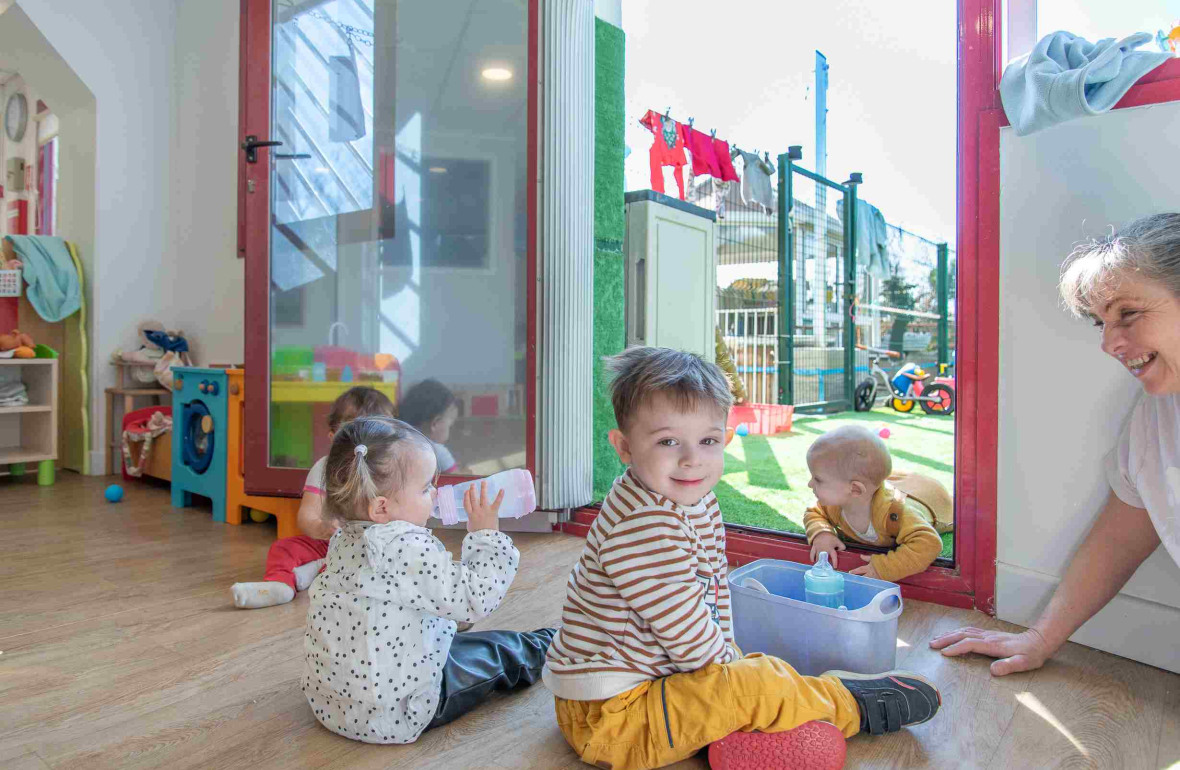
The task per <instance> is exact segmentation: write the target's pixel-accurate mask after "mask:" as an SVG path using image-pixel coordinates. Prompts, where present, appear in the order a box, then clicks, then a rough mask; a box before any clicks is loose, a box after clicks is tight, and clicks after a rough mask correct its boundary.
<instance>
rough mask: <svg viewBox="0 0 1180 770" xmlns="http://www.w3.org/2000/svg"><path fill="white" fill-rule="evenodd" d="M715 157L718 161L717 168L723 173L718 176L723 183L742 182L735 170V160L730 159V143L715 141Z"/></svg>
mask: <svg viewBox="0 0 1180 770" xmlns="http://www.w3.org/2000/svg"><path fill="white" fill-rule="evenodd" d="M713 157H715V158H716V159H717V168H718V170H720V171H721V173H720V174H718V175H716V176H717V178H718V179H720V180H721V181H722V182H740V181H741V179H740V178H739V177H738V175H737V172H736V171H734V169H733V160H732V159H731V158H730V157H729V142H723V141H721V140H720V139H714V140H713Z"/></svg>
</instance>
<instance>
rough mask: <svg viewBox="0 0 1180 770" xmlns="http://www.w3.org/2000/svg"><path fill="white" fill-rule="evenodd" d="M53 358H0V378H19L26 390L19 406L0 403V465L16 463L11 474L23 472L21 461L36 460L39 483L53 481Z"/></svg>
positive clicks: (55, 442) (55, 379) (55, 413)
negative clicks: (25, 401)
mask: <svg viewBox="0 0 1180 770" xmlns="http://www.w3.org/2000/svg"><path fill="white" fill-rule="evenodd" d="M57 376H58V371H57V359H55V358H3V359H0V381H3V382H10V381H17V380H19V381H21V382H24V384H25V388H26V389H27V390H28V393H29V403H28V404H27V405H23V406H9V407H0V465H7V466H16V467H10V468H9V470H10V472H11V473H12V474H13V475H20V474H21V473H23V472H24V468H23V466H24V464H25V463H38V464H39V467H38V471H37V479H38V483H40V484H42V485H48V484H52V483H53V481H54V475H55V471H54V461H55V460H57V395H58V394H57V391H58V381H57Z"/></svg>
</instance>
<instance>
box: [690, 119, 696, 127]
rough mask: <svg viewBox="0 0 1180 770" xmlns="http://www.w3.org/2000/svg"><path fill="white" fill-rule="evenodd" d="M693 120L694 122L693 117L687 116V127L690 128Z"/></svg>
mask: <svg viewBox="0 0 1180 770" xmlns="http://www.w3.org/2000/svg"><path fill="white" fill-rule="evenodd" d="M695 122H696V120H695V119H693V118H689V119H688V127H689V128H692V124H693V123H695Z"/></svg>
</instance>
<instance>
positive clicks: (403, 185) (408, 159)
mask: <svg viewBox="0 0 1180 770" xmlns="http://www.w3.org/2000/svg"><path fill="white" fill-rule="evenodd" d="M271 23H272V25H273V26H272V30H271V40H270V43H271V82H270V133H269V136H268V137H267V138H268V139H269V140H270V141H273V142H281V144H280V145H275V146H271V147H270V148H269V150H268V151H266V152H262V151H260V152H259V154H258V158H259V162H262V161H264V160H265V161H266V162H268V163H269V185H268V187H269V195H270V200H269V204H270V228H269V229H270V234H269V242H270V243H269V247H270V253H269V257H270V259H269V318H268V327H269V329H268V339H269V351H268V355H269V362H268V365H269V382H268V387H269V396H270V398H269V423H268V428H269V441H268V464H269V465H270V466H272V467H280V468H306V467H308V466H310V465H311V464H312V463H313V462H314V461H315V459H316V458H318V457H321V456H323V455H324V454H326V452H327V448H328V443H329V439H328V424H327V417H328V413H329V412H330V410H331V407H332V402H333V401H334V400H335V399H336V398H337V397H338V396H339V395H340V394H341V393H343V392H345V391H346V390H348V389H349V388H351V387H354V386H358V385H363V386H368V387H372V388H376V389H377V390H380V391H382V392H383V393H385V394H386V395H387V396H389V398H390V399H391V400H392V401H393V402H394V403H395V404H396V405H397V408H398V410H399V413H400V416H401V417H403V419H406V420H407V421H411V422H414V423H415V424H416V425H417V427H419V428H420V429H421V430H422V431H423V432H424V433H426V434H427V435H428V436H430V437H431V438H432V439H433V440H434V441H435V442H436V443H437V454H438V457H439V460H440V471H444V472H446V471H450V472H452V473H462V474H476V475H483V474H487V473H493V472H496V471H498V470H502V469H504V468H510V467H517V466H523V465H524V464H525V461H526V455H525V445H526V440H525V435H526V413H527V412H526V404H525V392H526V387H525V385H526V381H525V380H526V366H525V361H526V345H527V301H526V264H527V248H526V246H527V241H528V239H527V227H528V222H529V217H528V206H527V190H526V176H527V175H526V161H527V148H528V136H527V122H526V121H527V117H528V99H527V90H528V89H527V72H526V68H527V63H528V59H527V39H528V15H527V3H526V2H524V0H475V1H474V2H471V3H466V4H464V6H463V9H462V10H461V11H459V12H456V9H455V8H454V7H453V6H452V5H451V4H445V3H443V4H440V3H422V2H398V0H329V1H328V2H323V1H322V0H274V2H273V6H272V8H271Z"/></svg>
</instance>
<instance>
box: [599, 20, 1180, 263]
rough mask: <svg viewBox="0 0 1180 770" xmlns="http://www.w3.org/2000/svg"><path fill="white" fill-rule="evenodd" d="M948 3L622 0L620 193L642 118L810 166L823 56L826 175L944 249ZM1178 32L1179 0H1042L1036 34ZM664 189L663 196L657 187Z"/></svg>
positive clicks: (951, 146)
mask: <svg viewBox="0 0 1180 770" xmlns="http://www.w3.org/2000/svg"><path fill="white" fill-rule="evenodd" d="M955 8H956V3H955V2H954V0H905V2H881V0H827V1H826V2H823V3H820V2H811V3H800V2H783V1H782V0H727V2H725V3H717V2H715V0H625V1H624V3H623V30H624V32H625V33H626V36H627V51H626V55H627V64H626V67H627V70H626V77H627V83H626V95H627V103H626V110H627V116H626V117H627V130H626V139H627V144H628V147H629V148H630V150H631V153H630V155H629V157H628V159H627V162H626V184H627V189H628V190H634V189H646V188H647V187H649V185H650V182H649V172H648V164H647V149H648V147H650V146H651V142H652V137H651V134H650V133H648V132H647V131H646V130H645V129H643V128H642V127H640V126H639V124H638V120H639V118H640V117H642V115H643V113H644V112H646V111H647V110H648V109H655V110H658V111H663V110H664V109H665V108H667V107H671V109H672V117H673V118H676V119H677V120H680V121H682V122H687V119H688V118H689V117H690V116H691V117H693V118H695V119H696V122H695V127H696V128H697V129H699V130H703V131H705V132H708V131H709V130H710V129H714V128H715V129H717V136H718V137H719V138H721V139H725V140H727V141H729V142H730V143H731V144H737V145H738V146H740V147H741V148H742V149H744V150H754V149H757V150H758V151H759V153H761V152H762V151H769V152H770V154H771V156H772V157H774V156H777V155H778V154H779V153H781V152H786V150H787V147H788V146H789V145H794V144H798V145H802V146H803V160H802V165H803V166H804V167H805V168H808V169H814V168H815V167H816V158H815V101H814V99H815V94H814V82H815V51H816V49H819V50H820V51H822V52H823V53H824V54H825V55H826V56H827V58H828V67H829V70H828V81H829V82H828V116H827V118H828V161H827V171H828V174H827V175H828V177H829V178H831V179H834V180H836V181H837V182H843V181H844V180H846V179H847V178H848V175H849V173H850V172H853V171H860V172H862V173H863V174H864V184H863V185H862V187H861V188H860V194H861V196H862V197H863V198H865V199H866V200H868V201H869V202H870V203H872V204H874V205H875V206H877V207H878V208H879V209H881V212H882V213H883V214H884V215H885V218H886V220H888V221H889V222H890V223H891V224H896V225H900V226H901V227H904V228H906V229H908V230H911V231H913V232H915V233H917V234H919V235H922V236H924V237H926V238H929V239H930V240H932V241H943V240H945V241H947V242H949V243H950V244H951V245H952V248H953V245H954V242H955V171H956V170H955V130H956V127H955V104H956V88H955V57H956V51H955V37H956V16H955ZM1177 22H1180V0H1118V2H1112V1H1111V0H1041V2H1040V4H1039V8H1038V25H1037V28H1038V34H1046V33H1048V32H1052V31H1054V30H1056V29H1067V30H1069V31H1072V32H1075V33H1076V34H1079V35H1082V36H1083V37H1087V39H1090V40H1095V39H1097V38H1099V37H1109V36H1122V35H1126V34H1129V33H1131V32H1134V31H1136V30H1138V29H1144V30H1150V31H1152V32H1154V31H1155V30H1156V29H1158V28H1163V29H1164V30H1165V31H1166V30H1167V29H1168V28H1170V26H1171V25H1173V24H1175V23H1177ZM669 188H670V189H672V190H675V187H674V185H672V184H671V181H670V178H669Z"/></svg>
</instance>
